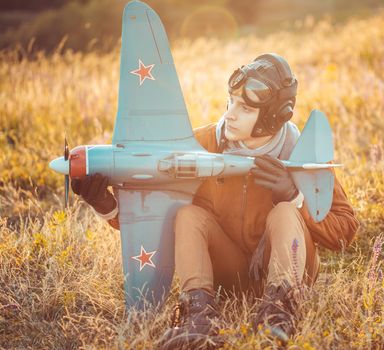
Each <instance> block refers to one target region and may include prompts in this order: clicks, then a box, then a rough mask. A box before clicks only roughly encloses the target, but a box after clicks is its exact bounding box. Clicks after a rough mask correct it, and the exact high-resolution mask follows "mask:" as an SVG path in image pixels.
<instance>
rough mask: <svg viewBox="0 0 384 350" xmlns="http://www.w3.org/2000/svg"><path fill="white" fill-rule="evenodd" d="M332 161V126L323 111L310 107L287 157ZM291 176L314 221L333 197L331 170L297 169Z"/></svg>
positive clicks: (325, 212) (325, 213) (330, 202)
mask: <svg viewBox="0 0 384 350" xmlns="http://www.w3.org/2000/svg"><path fill="white" fill-rule="evenodd" d="M331 160H333V141H332V129H331V127H330V125H329V122H328V120H327V118H326V116H325V114H324V113H322V112H320V111H318V110H313V111H312V112H311V114H310V116H309V119H308V122H307V123H306V125H305V127H304V129H303V131H302V134H301V136H300V138H299V139H298V141H297V143H296V146H295V148H294V149H293V151H292V154H291V156H290V158H289V161H292V162H308V163H327V162H330V161H331ZM291 175H292V177H293V180H294V182H295V184H296V187H297V188H298V189H299V190H300V191H301V192H302V193H303V195H304V198H305V204H306V206H307V208H308V211H309V213H310V214H311V216H312V218H313V219H314V220H315V222H319V221H321V220H323V219H324V218H325V216H326V215H327V214H328V212H329V210H330V208H331V205H332V198H333V186H334V174H333V172H332V170H331V169H319V170H297V171H292V172H291Z"/></svg>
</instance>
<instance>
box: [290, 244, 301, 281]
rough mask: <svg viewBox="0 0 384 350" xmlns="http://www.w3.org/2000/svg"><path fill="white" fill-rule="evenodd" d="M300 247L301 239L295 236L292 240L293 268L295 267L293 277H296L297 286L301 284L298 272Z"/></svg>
mask: <svg viewBox="0 0 384 350" xmlns="http://www.w3.org/2000/svg"><path fill="white" fill-rule="evenodd" d="M298 247H299V241H298V240H297V238H295V239H294V240H293V241H292V247H291V249H292V269H293V277H294V279H295V284H296V287H298V286H300V278H299V274H298V272H297V271H298V268H299V267H298V266H299V264H298V262H297V249H298Z"/></svg>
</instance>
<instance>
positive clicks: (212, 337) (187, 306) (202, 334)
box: [160, 289, 219, 350]
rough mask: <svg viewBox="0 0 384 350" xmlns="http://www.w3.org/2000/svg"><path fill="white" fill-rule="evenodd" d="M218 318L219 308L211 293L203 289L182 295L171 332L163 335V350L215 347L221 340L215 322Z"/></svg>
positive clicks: (169, 330)
mask: <svg viewBox="0 0 384 350" xmlns="http://www.w3.org/2000/svg"><path fill="white" fill-rule="evenodd" d="M218 316H219V313H218V311H217V306H216V303H215V300H214V297H213V296H212V295H211V294H209V293H208V292H206V291H205V290H203V289H194V290H191V291H188V292H183V293H182V294H181V295H180V298H179V302H178V303H177V305H176V307H175V310H174V315H173V319H172V325H171V329H168V330H167V331H166V332H165V334H164V335H163V337H162V339H161V346H160V348H161V349H163V350H171V349H189V348H190V349H206V348H209V349H211V348H215V346H217V344H218V342H219V338H218V335H217V329H216V328H215V327H214V326H213V325H212V321H213V320H214V319H217V318H218Z"/></svg>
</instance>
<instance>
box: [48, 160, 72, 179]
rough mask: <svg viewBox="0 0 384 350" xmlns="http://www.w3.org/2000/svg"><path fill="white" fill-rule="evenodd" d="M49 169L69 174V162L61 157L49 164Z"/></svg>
mask: <svg viewBox="0 0 384 350" xmlns="http://www.w3.org/2000/svg"><path fill="white" fill-rule="evenodd" d="M49 167H50V168H51V169H52V170H54V171H56V172H57V173H60V174H63V175H68V174H69V160H64V157H59V158H56V159H54V160H52V161H51V162H50V163H49Z"/></svg>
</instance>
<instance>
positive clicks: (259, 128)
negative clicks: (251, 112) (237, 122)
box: [251, 106, 283, 137]
mask: <svg viewBox="0 0 384 350" xmlns="http://www.w3.org/2000/svg"><path fill="white" fill-rule="evenodd" d="M272 111H273V109H271V107H269V106H268V107H267V106H266V107H261V108H260V112H259V117H258V118H257V120H256V123H255V125H254V127H253V129H252V133H251V136H252V137H263V136H272V135H274V134H276V133H277V132H278V131H279V130H280V129H281V127H282V126H283V125H281V126H280V128H277V129H276V130H273V131H272V130H270V128H269V127H268V121H267V119H268V114H270V113H271V112H272ZM271 117H273V116H269V118H271Z"/></svg>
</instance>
